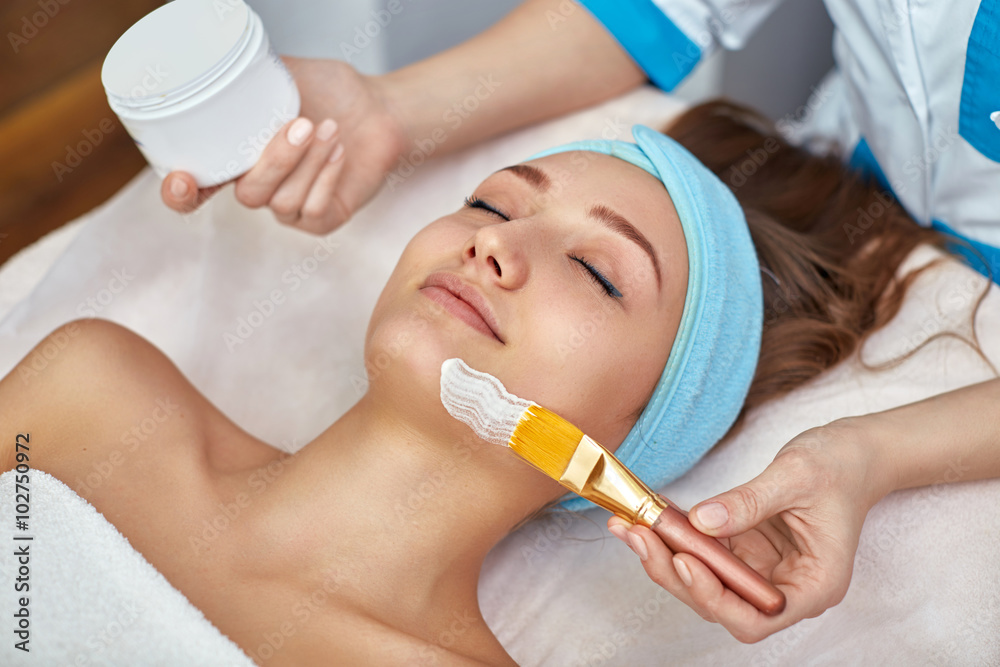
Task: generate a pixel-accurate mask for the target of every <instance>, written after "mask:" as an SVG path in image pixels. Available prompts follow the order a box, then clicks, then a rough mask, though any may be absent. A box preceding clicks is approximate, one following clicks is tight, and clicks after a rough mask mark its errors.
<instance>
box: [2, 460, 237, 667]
mask: <svg viewBox="0 0 1000 667" xmlns="http://www.w3.org/2000/svg"><path fill="white" fill-rule="evenodd" d="M16 475H17V473H16V472H15V471H13V470H11V471H8V472H6V473H4V474H3V475H0V517H3V520H2V521H0V542H2V543H3V550H4V556H3V561H2V562H3V567H2V568H0V590H2V591H3V594H2V595H0V617H2V618H3V619H4V625H5V626H6V627H5V628H4V632H3V636H4V640H3V647H2V649H0V664H3V665H11V666H14V665H31V666H33V667H38V666H40V665H51V666H52V667H55V666H56V665H81V666H82V665H92V666H97V665H150V666H151V665H162V666H163V667H176V666H179V665H185V666H187V665H191V666H192V667H193V666H195V665H205V667H221V666H223V665H225V666H227V667H229V666H232V667H244V666H247V665H253V664H254V663H253V661H252V660H250V658H248V657H247V656H246V655H244V653H243V651H241V650H240V648H239V647H238V646H237V645H236V644H234V643H233V642H232V641H230V640H229V639H228V638H227V637H225V636H224V635H222V634H221V633H220V632H219V631H218V630H217V629H216V628H215V626H214V625H212V624H211V623H209V622H208V621H206V620H205V617H204V615H203V614H202V613H201V611H199V610H198V609H197V608H196V607H194V605H192V604H191V603H190V602H189V601H188V599H187V598H186V597H184V595H183V594H182V593H181V592H180V591H178V590H177V589H176V588H174V587H173V586H171V585H170V583H169V582H168V581H167V580H166V579H165V578H164V577H163V575H162V574H160V573H159V572H158V571H157V570H156V568H154V567H153V566H152V565H150V564H149V562H148V561H147V560H146V559H145V558H143V557H142V555H141V554H139V552H137V551H136V550H135V549H133V548H132V546H131V545H130V544H129V542H128V540H126V539H125V538H124V537H122V534H121V533H120V532H118V530H117V529H116V528H115V527H114V526H113V525H111V524H110V523H108V521H107V519H105V518H104V515H102V514H100V513H98V512H97V510H95V509H94V507H93V505H91V504H90V503H88V502H87V501H85V500H84V499H83V498H81V497H80V496H78V495H76V493H75V492H74V491H73V490H72V489H70V488H69V487H68V486H66V485H65V484H63V483H62V482H60V481H59V480H58V479H56V478H55V477H52V476H51V475H49V474H47V473H45V472H43V471H41V470H32V471H30V472H29V473H28V477H29V483H28V484H27V490H28V493H29V497H28V500H29V503H28V505H29V513H28V516H29V519H28V521H27V530H19V529H17V528H16V527H15V520H14V517H15V514H16V513H15V511H14V506H15V493H23V492H24V490H25V489H24V486H23V485H21V486H19V485H17V484H16V483H15V477H16ZM22 481H23V480H22ZM18 502H20V501H18ZM25 536H30V537H31V538H32V539H31V540H30V541H29V540H23V539H18V538H23V537H25ZM19 550H21V551H22V552H23V550H27V556H26V557H24V556H22V557H15V555H14V554H15V552H18V551H19ZM19 560H24V561H26V562H25V563H24V564H23V565H22V563H21V562H18V561H19ZM21 567H25V568H26V569H27V571H26V572H23V573H22V572H21V571H20V570H19V568H21ZM15 584H20V585H22V586H23V585H27V586H29V587H30V589H29V590H27V591H23V589H22V592H15V588H14V586H15ZM22 597H25V598H27V601H28V602H27V605H26V606H25V607H23V608H24V609H26V610H27V614H28V616H27V619H28V626H27V629H26V632H27V633H28V634H27V635H22V636H20V637H19V636H17V635H16V634H13V633H12V630H14V629H17V628H18V626H17V623H18V622H19V621H21V618H23V617H21V618H19V617H16V616H15V614H18V613H23V612H21V609H22V606H21V604H20V601H21V598H22ZM24 639H27V640H28V641H27V642H26V643H24V644H23V646H24V648H26V649H27V651H22V650H20V649H18V648H17V647H16V645H17V644H18V643H20V642H23V641H24Z"/></svg>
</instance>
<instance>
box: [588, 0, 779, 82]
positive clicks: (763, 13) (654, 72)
mask: <svg viewBox="0 0 1000 667" xmlns="http://www.w3.org/2000/svg"><path fill="white" fill-rule="evenodd" d="M578 1H579V3H580V4H581V5H582V6H583V7H585V8H586V9H587V10H588V11H589V12H590V13H591V14H593V15H594V16H595V17H596V18H597V20H599V21H600V22H601V23H602V24H603V25H604V27H605V28H607V30H608V32H610V33H611V34H612V36H614V38H615V39H617V40H618V42H619V43H620V44H621V45H622V47H624V49H625V50H626V51H627V52H628V53H629V55H630V56H632V59H633V60H635V61H636V63H637V64H638V65H639V67H641V68H642V69H643V71H644V72H646V75H647V76H648V77H649V78H650V79H651V80H652V81H653V83H655V84H656V85H657V86H659V87H660V88H662V89H664V90H673V89H674V88H675V87H676V86H677V84H679V83H680V82H681V81H683V80H684V78H685V77H686V76H687V75H688V74H689V73H690V72H691V70H693V69H694V66H695V65H697V64H698V62H699V61H701V60H702V59H703V58H705V57H707V56H708V55H710V54H711V53H712V52H714V51H715V50H716V49H718V48H719V47H722V48H724V49H729V50H735V49H740V48H742V47H743V45H744V44H746V42H747V40H748V39H749V38H750V36H751V35H752V34H753V32H754V30H756V29H757V27H758V26H759V25H760V24H761V23H763V21H764V19H766V18H767V17H768V16H769V15H770V14H771V12H772V11H774V8H775V7H777V6H778V3H779V2H781V0H578Z"/></svg>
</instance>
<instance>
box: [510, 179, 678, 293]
mask: <svg viewBox="0 0 1000 667" xmlns="http://www.w3.org/2000/svg"><path fill="white" fill-rule="evenodd" d="M501 171H509V172H511V173H512V174H514V175H516V176H518V177H519V178H521V179H523V180H525V181H527V182H528V183H530V184H531V185H532V186H534V188H535V189H536V190H538V191H539V192H546V191H547V190H548V189H549V187H550V186H551V185H552V181H551V180H550V179H549V177H548V175H547V174H546V173H545V172H544V171H542V170H541V169H539V168H538V167H533V166H531V165H530V164H514V165H511V166H509V167H504V168H503V169H500V170H499V171H498V172H497V173H500V172H501ZM587 215H588V216H589V217H590V218H591V219H593V220H595V221H597V222H599V223H601V224H602V225H604V226H605V227H607V228H608V229H610V230H611V231H613V232H615V233H617V234H619V235H621V236H623V237H625V238H626V239H628V240H629V241H632V242H633V243H635V244H636V245H638V246H639V247H640V248H642V250H643V252H645V253H646V254H647V255H649V261H651V262H652V263H653V270H654V271H655V272H656V286H657V289H659V287H660V284H661V283H662V278H661V275H660V263H659V262H658V261H657V259H656V253H655V252H653V245H652V244H651V243H650V242H649V240H648V239H647V238H646V237H645V236H643V234H642V232H640V231H639V230H638V229H636V228H635V225H633V224H632V223H630V222H629V221H628V220H626V219H625V217H624V216H622V215H621V214H619V213H617V212H615V211H614V210H613V209H611V208H609V207H608V206H605V205H604V204H596V205H594V206H591V207H590V209H589V210H588V211H587Z"/></svg>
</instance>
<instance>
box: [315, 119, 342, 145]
mask: <svg viewBox="0 0 1000 667" xmlns="http://www.w3.org/2000/svg"><path fill="white" fill-rule="evenodd" d="M336 131H337V121H335V120H333V119H332V118H327V119H326V120H324V121H323V122H322V123H320V124H319V127H318V128H316V138H317V139H319V140H320V141H326V140H327V139H329V138H330V137H332V136H333V134H334V133H335V132H336Z"/></svg>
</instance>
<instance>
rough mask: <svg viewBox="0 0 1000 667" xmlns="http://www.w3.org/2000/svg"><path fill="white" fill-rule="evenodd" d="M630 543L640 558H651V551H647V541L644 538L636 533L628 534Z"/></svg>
mask: <svg viewBox="0 0 1000 667" xmlns="http://www.w3.org/2000/svg"><path fill="white" fill-rule="evenodd" d="M628 541H629V544H631V545H632V551H634V552H635V554H636V555H637V556H638V557H639V560H646V559H647V558H649V552H648V551H646V543H645V542H643V541H642V538H641V537H639V536H638V535H636V534H635V533H629V534H628Z"/></svg>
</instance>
